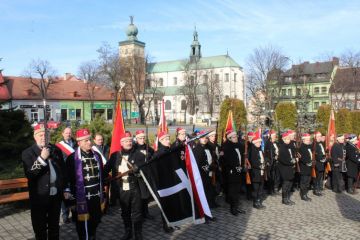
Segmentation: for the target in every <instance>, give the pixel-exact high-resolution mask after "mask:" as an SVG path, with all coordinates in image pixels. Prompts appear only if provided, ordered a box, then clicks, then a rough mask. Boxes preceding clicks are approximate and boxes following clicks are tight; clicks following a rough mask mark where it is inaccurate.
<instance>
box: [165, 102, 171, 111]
mask: <svg viewBox="0 0 360 240" xmlns="http://www.w3.org/2000/svg"><path fill="white" fill-rule="evenodd" d="M165 110H171V102H170V100H166V101H165Z"/></svg>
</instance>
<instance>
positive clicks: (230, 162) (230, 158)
mask: <svg viewBox="0 0 360 240" xmlns="http://www.w3.org/2000/svg"><path fill="white" fill-rule="evenodd" d="M226 137H227V141H226V142H225V143H224V144H223V146H222V153H221V154H220V155H222V161H221V163H222V169H223V172H224V177H225V178H226V179H225V183H226V185H227V186H226V187H227V195H228V200H229V203H230V213H231V214H233V215H235V216H237V215H238V214H239V213H245V211H244V210H241V209H239V193H240V188H241V182H242V178H241V173H242V171H244V169H245V168H244V167H245V161H244V160H245V159H244V150H243V149H244V148H243V147H242V146H240V144H239V143H238V136H237V134H236V132H235V131H233V130H230V131H227V132H226Z"/></svg>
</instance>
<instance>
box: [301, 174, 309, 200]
mask: <svg viewBox="0 0 360 240" xmlns="http://www.w3.org/2000/svg"><path fill="white" fill-rule="evenodd" d="M310 180H311V176H310V175H301V176H300V191H301V192H300V193H301V194H302V195H306V194H307V193H308V191H309V186H310Z"/></svg>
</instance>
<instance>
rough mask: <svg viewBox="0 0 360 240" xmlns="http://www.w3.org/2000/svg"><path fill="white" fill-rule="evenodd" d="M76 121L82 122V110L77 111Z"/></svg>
mask: <svg viewBox="0 0 360 240" xmlns="http://www.w3.org/2000/svg"><path fill="white" fill-rule="evenodd" d="M76 120H81V109H76Z"/></svg>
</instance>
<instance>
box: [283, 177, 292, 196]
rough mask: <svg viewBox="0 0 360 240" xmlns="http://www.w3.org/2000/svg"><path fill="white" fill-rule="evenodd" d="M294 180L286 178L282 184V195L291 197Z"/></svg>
mask: <svg viewBox="0 0 360 240" xmlns="http://www.w3.org/2000/svg"><path fill="white" fill-rule="evenodd" d="M292 184H293V182H292V181H291V180H290V181H289V180H284V181H283V184H282V197H283V198H288V197H290V190H291V187H292Z"/></svg>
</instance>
